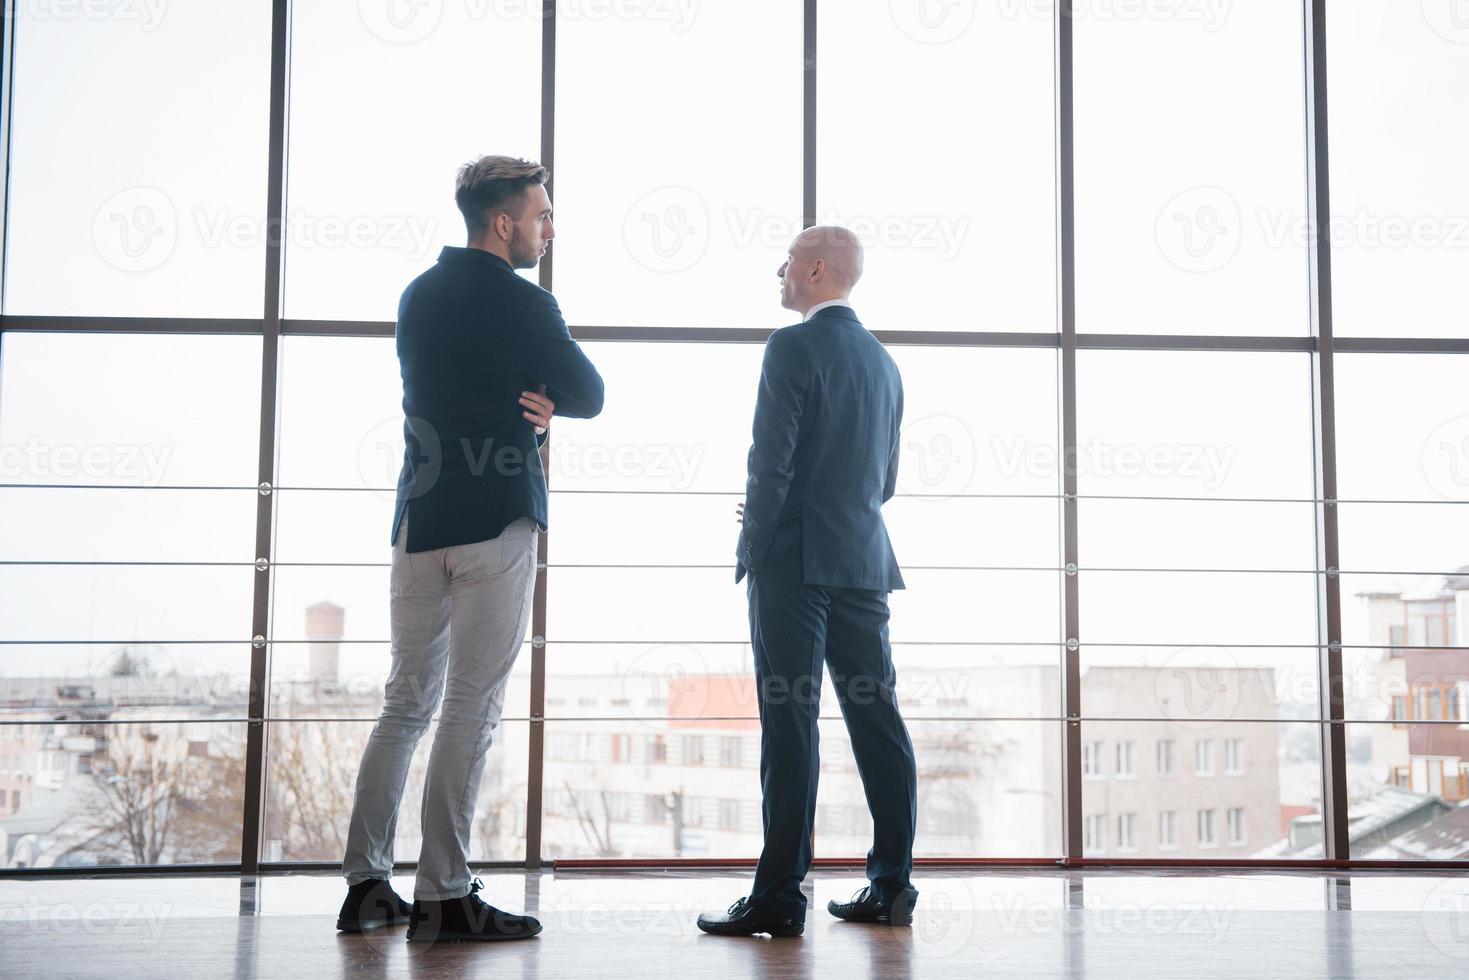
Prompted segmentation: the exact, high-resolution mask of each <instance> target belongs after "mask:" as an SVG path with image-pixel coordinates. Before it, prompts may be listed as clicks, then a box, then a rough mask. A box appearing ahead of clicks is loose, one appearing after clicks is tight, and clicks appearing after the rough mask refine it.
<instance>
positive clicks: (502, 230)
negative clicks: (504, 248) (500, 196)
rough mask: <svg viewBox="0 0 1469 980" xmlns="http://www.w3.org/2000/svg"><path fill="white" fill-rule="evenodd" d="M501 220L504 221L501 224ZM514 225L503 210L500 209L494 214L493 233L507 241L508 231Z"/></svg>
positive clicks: (508, 237)
mask: <svg viewBox="0 0 1469 980" xmlns="http://www.w3.org/2000/svg"><path fill="white" fill-rule="evenodd" d="M502 221H503V222H504V224H501V222H502ZM514 226H515V222H513V221H511V220H510V215H508V214H506V213H505V212H504V211H501V212H500V213H499V214H497V215H495V222H494V228H495V234H496V235H498V236H500V237H501V238H503V239H505V241H507V242H508V241H509V240H510V233H511V230H512V229H513V228H514Z"/></svg>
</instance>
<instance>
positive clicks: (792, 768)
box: [746, 555, 918, 918]
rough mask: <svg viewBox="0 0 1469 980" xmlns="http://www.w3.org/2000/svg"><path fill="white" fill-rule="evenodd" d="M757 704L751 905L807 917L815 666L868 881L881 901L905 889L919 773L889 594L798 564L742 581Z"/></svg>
mask: <svg viewBox="0 0 1469 980" xmlns="http://www.w3.org/2000/svg"><path fill="white" fill-rule="evenodd" d="M746 590H747V594H748V595H749V600H750V640H751V645H752V646H753V648H754V655H755V679H756V683H757V685H758V688H759V692H758V693H759V698H760V729H761V730H760V783H761V788H762V790H763V793H764V824H765V848H764V850H763V851H762V852H761V854H760V863H759V866H758V867H757V868H756V869H755V886H754V889H753V892H752V894H751V898H752V899H753V900H754V903H755V904H757V905H761V906H764V907H766V908H769V909H773V910H778V911H781V912H787V913H790V914H793V915H795V916H796V917H797V918H803V917H804V916H805V912H806V897H805V896H804V895H803V894H802V893H801V881H802V879H803V878H805V877H806V872H807V871H808V870H809V869H810V867H811V832H812V828H813V826H814V824H815V818H816V780H817V776H818V775H819V773H820V769H821V764H820V760H819V758H818V755H817V744H818V734H817V724H816V720H817V715H818V713H819V710H820V697H821V679H822V676H821V675H822V671H821V668H822V664H823V662H824V663H825V664H826V667H827V669H828V670H829V672H830V675H831V682H832V684H833V686H834V687H835V688H836V694H837V703H838V704H840V705H841V709H842V718H843V719H844V720H845V721H846V724H847V734H848V736H849V737H850V738H851V742H852V751H853V754H854V755H856V757H857V771H858V773H859V774H860V775H861V777H862V788H863V791H864V792H865V794H866V796H867V808H868V810H869V811H870V812H871V814H872V823H873V831H874V833H873V844H872V849H871V850H870V851H868V853H867V877H868V879H869V880H870V881H871V882H872V887H873V890H874V893H875V894H876V895H877V896H878V897H879V898H880V899H883V900H886V899H887V898H889V897H891V896H892V895H893V894H895V893H896V892H898V891H899V890H901V889H903V888H907V887H910V882H909V876H910V874H911V873H912V870H913V836H914V829H915V825H916V821H917V812H918V805H917V799H918V776H917V766H916V764H915V763H914V759H913V743H912V741H911V740H910V739H909V737H908V729H907V726H905V725H904V724H903V718H902V716H901V715H900V714H899V712H898V705H897V699H896V697H895V695H894V684H895V681H896V674H895V672H894V670H893V658H892V648H891V646H890V645H889V643H888V601H887V593H885V592H871V591H866V590H862V589H834V588H827V587H824V586H815V585H804V584H802V582H801V559H800V557H799V555H797V556H795V558H794V560H780V561H776V562H772V563H771V566H770V567H768V568H766V569H764V570H762V571H761V572H760V573H759V574H755V575H751V576H750V577H749V580H748V582H747V584H746Z"/></svg>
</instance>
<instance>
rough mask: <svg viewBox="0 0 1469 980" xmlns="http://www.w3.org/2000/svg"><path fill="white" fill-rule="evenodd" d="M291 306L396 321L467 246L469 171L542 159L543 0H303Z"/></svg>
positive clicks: (294, 41)
mask: <svg viewBox="0 0 1469 980" xmlns="http://www.w3.org/2000/svg"><path fill="white" fill-rule="evenodd" d="M292 18H293V19H292V24H291V115H290V124H291V135H290V143H289V151H290V156H289V159H288V161H287V164H288V170H289V173H290V184H289V187H288V192H287V198H288V200H287V210H286V232H287V237H286V269H287V274H286V280H285V287H286V292H285V298H286V315H287V316H290V317H295V318H304V319H317V320H394V319H396V318H397V315H398V296H399V294H400V293H401V292H402V291H403V287H404V286H406V285H408V283H409V281H410V280H411V279H413V277H414V276H416V275H418V274H419V273H420V272H422V271H423V270H424V269H425V268H427V267H428V266H430V265H432V264H433V262H434V261H435V260H436V259H437V257H438V254H439V249H440V248H441V247H442V246H444V245H460V246H462V245H463V244H464V241H465V229H464V221H463V219H462V218H461V216H460V214H459V211H458V209H457V208H455V206H454V175H455V171H456V170H457V169H458V167H459V165H460V164H462V163H464V162H466V161H468V160H473V159H475V158H477V157H479V156H481V155H482V154H486V153H501V154H506V155H509V156H516V157H526V158H529V159H535V158H536V157H538V156H539V155H540V118H541V100H540V85H539V82H540V70H541V17H540V4H539V2H534V3H532V2H522V3H514V2H512V3H413V4H403V3H397V2H393V0H378V2H363V3H357V4H324V3H295V4H293V5H292Z"/></svg>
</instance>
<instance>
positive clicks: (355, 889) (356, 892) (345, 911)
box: [337, 878, 412, 932]
mask: <svg viewBox="0 0 1469 980" xmlns="http://www.w3.org/2000/svg"><path fill="white" fill-rule="evenodd" d="M411 909H412V906H410V905H409V904H408V903H407V902H405V901H403V899H402V898H400V897H398V893H397V892H395V891H393V886H392V885H390V884H388V883H387V882H386V881H384V880H383V879H381V878H369V879H367V880H366V881H359V882H358V883H357V884H355V885H352V886H350V887H348V889H347V898H346V901H344V902H342V910H341V911H340V912H338V913H337V931H338V932H372V931H373V930H374V929H383V928H385V927H387V926H396V925H400V924H402V923H404V922H407V921H408V913H409V912H410V911H411Z"/></svg>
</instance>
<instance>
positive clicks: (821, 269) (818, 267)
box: [810, 259, 826, 282]
mask: <svg viewBox="0 0 1469 980" xmlns="http://www.w3.org/2000/svg"><path fill="white" fill-rule="evenodd" d="M825 273H826V260H825V259H817V260H816V261H815V262H812V263H811V276H810V278H811V281H812V282H815V281H816V280H818V279H820V278H821V277H822V276H823V275H824V274H825Z"/></svg>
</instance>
